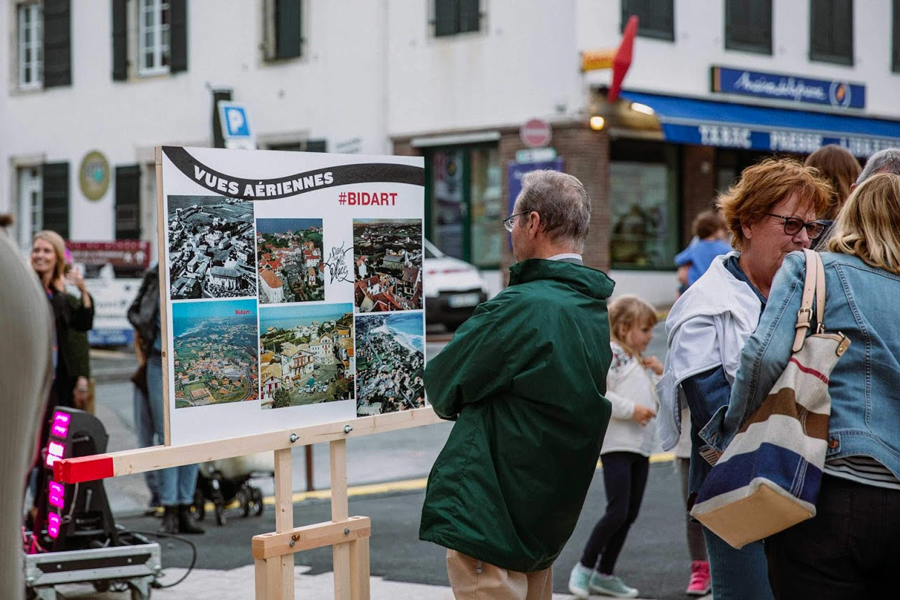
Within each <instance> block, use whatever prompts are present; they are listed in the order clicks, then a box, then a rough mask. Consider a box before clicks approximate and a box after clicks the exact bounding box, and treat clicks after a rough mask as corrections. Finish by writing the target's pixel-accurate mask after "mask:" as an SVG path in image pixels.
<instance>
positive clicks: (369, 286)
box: [353, 219, 422, 313]
mask: <svg viewBox="0 0 900 600" xmlns="http://www.w3.org/2000/svg"><path fill="white" fill-rule="evenodd" d="M353 271H354V273H355V274H356V277H355V283H354V289H353V297H354V302H355V306H356V308H357V311H358V312H361V313H368V312H388V311H395V310H417V309H421V308H422V221H421V220H419V219H353Z"/></svg>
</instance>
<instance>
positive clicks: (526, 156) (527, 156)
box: [516, 148, 556, 164]
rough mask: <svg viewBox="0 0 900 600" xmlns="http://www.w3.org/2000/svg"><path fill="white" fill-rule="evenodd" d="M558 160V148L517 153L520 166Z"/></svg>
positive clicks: (531, 149)
mask: <svg viewBox="0 0 900 600" xmlns="http://www.w3.org/2000/svg"><path fill="white" fill-rule="evenodd" d="M555 158H556V148H530V149H528V150H519V151H518V152H516V162H517V163H519V164H528V163H539V162H549V161H551V160H554V159H555Z"/></svg>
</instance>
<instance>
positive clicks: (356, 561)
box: [349, 538, 369, 600]
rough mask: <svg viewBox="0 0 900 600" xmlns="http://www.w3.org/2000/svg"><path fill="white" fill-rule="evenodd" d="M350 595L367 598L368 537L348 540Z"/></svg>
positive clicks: (356, 599) (360, 598) (360, 599)
mask: <svg viewBox="0 0 900 600" xmlns="http://www.w3.org/2000/svg"><path fill="white" fill-rule="evenodd" d="M349 546H350V597H351V598H352V600H369V538H362V539H358V540H354V541H352V542H350V544H349Z"/></svg>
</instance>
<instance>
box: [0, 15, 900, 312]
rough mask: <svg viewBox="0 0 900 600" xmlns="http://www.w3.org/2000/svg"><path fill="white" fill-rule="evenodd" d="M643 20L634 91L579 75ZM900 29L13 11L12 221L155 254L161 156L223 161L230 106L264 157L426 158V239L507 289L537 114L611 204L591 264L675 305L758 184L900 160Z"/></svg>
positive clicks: (798, 18) (557, 146)
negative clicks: (224, 112)
mask: <svg viewBox="0 0 900 600" xmlns="http://www.w3.org/2000/svg"><path fill="white" fill-rule="evenodd" d="M632 14H635V15H637V16H638V17H639V18H640V25H639V27H638V36H637V38H636V40H635V43H634V56H633V61H632V64H631V67H630V69H629V71H628V73H627V75H626V77H625V79H624V83H623V86H622V87H623V97H622V98H621V99H619V100H617V101H615V102H609V101H608V100H607V98H606V91H607V88H608V87H609V86H610V84H611V82H612V73H611V71H610V70H594V71H586V72H583V71H582V69H581V66H582V65H581V58H580V56H581V53H582V52H584V51H592V50H614V49H615V48H617V47H618V46H619V44H620V41H621V38H622V30H623V27H624V24H625V23H626V21H627V19H628V17H629V16H630V15H632ZM898 18H900V7H898V0H866V1H863V0H855V1H854V0H798V1H796V2H777V3H776V2H774V0H700V1H696V0H654V1H653V2H649V1H646V0H643V1H641V0H601V1H596V0H553V1H550V0H421V1H414V0H345V1H342V2H329V1H326V0H290V1H288V0H282V1H279V2H275V1H274V0H262V1H260V2H228V3H223V2H220V1H218V0H96V1H90V2H85V1H81V2H73V1H71V0H8V1H7V2H6V3H5V7H4V8H3V9H2V10H0V31H2V32H4V33H5V35H6V36H7V38H8V39H7V43H5V44H0V48H2V49H3V52H0V54H2V55H4V56H3V58H2V59H0V68H2V69H4V70H5V71H6V72H5V73H4V74H3V76H2V77H0V81H2V84H0V85H2V86H3V88H4V89H3V90H2V93H0V190H2V192H0V212H12V213H14V215H15V217H16V221H17V225H16V226H15V227H17V230H16V235H17V237H18V239H19V241H20V244H21V246H22V247H23V249H24V248H26V247H27V246H28V245H29V243H30V238H31V235H32V234H33V233H34V232H35V231H37V230H39V229H42V228H52V229H55V230H57V231H59V232H60V233H62V234H63V235H64V237H66V238H67V239H71V240H78V241H104V240H115V239H135V238H139V239H146V240H149V241H151V243H152V245H153V248H154V249H155V246H156V227H157V215H156V177H155V167H154V164H153V159H154V147H155V146H158V145H186V146H212V145H215V144H216V143H217V141H219V140H217V139H216V138H217V135H216V133H215V128H214V125H215V121H216V119H217V117H216V116H215V114H216V112H215V111H214V105H215V101H216V100H231V101H234V102H237V103H239V104H242V105H243V106H245V107H246V110H247V114H248V117H249V120H250V124H251V127H252V130H253V132H254V134H255V138H256V142H257V144H258V146H259V147H260V148H269V149H281V150H306V151H327V152H346V153H360V154H386V153H398V154H418V155H422V156H424V157H425V159H426V203H427V204H426V235H427V237H429V239H431V240H432V241H433V242H435V243H436V245H438V246H439V247H440V248H441V249H442V250H444V252H446V253H448V254H451V255H453V256H457V257H459V258H463V259H465V260H468V261H469V262H472V263H474V264H475V265H476V266H478V267H480V268H482V269H483V270H484V271H485V272H486V273H487V274H488V277H489V279H490V280H491V281H492V287H494V288H495V289H499V288H500V287H502V275H501V273H502V272H503V271H502V267H504V266H505V265H508V264H509V263H510V262H511V261H512V257H511V254H510V250H509V245H508V242H507V239H508V238H507V236H506V234H505V232H504V231H503V228H502V225H501V223H500V220H501V219H502V218H503V217H505V216H507V215H508V214H509V208H510V202H511V200H512V199H514V194H515V189H516V185H517V182H516V181H515V179H516V178H517V177H519V176H520V175H521V173H522V172H523V171H525V170H527V169H529V168H531V167H530V166H529V165H527V164H524V165H523V164H517V163H516V152H517V151H518V150H521V149H523V148H525V144H524V143H523V142H522V140H521V139H520V135H519V134H520V128H521V127H522V125H523V124H524V123H525V122H526V121H528V120H529V119H533V118H537V119H540V120H542V121H544V122H545V123H547V124H549V125H550V127H551V128H552V136H551V138H550V140H549V147H551V148H553V149H554V151H555V155H556V157H557V158H556V159H555V160H556V162H555V163H554V166H555V167H556V168H560V169H562V170H565V171H567V172H570V173H572V174H573V175H575V176H577V177H579V178H580V179H582V181H584V182H585V185H586V187H587V189H588V191H589V192H590V194H591V196H592V201H593V202H594V211H593V217H592V218H593V221H592V227H591V238H590V240H589V242H588V244H587V248H586V251H585V257H586V260H587V262H588V264H590V265H592V266H596V267H599V268H603V269H610V270H612V272H613V278H614V279H616V280H617V281H618V282H619V285H618V286H617V292H626V291H630V292H637V293H641V294H643V295H644V296H645V297H647V298H648V299H651V300H653V301H656V302H658V303H665V301H666V300H669V301H671V299H672V298H674V290H675V282H674V276H673V266H672V264H671V263H672V257H673V256H674V254H675V253H676V252H677V251H678V250H680V249H681V247H682V246H683V245H684V244H685V243H686V242H687V240H688V239H689V237H690V236H689V227H690V222H691V220H692V219H693V216H694V215H695V214H696V213H697V212H699V211H700V210H702V209H704V208H708V207H709V205H710V204H711V202H712V200H713V198H714V196H715V194H716V192H717V190H721V189H723V187H725V186H727V185H728V184H729V183H731V181H733V179H734V178H735V177H736V176H737V175H738V174H739V173H740V170H741V169H743V168H744V167H745V166H747V165H749V164H752V163H753V162H755V161H756V160H759V158H761V157H763V156H766V155H769V154H771V153H772V152H773V151H777V152H783V153H789V154H795V155H797V156H800V157H802V156H803V155H805V154H808V153H809V152H810V151H812V150H814V149H815V148H816V147H818V145H821V144H823V143H841V144H844V145H845V146H847V147H849V148H850V149H851V150H852V151H853V152H854V153H855V154H857V155H858V156H859V157H860V158H861V159H863V158H864V157H865V156H866V155H867V154H870V153H871V152H872V151H874V150H876V149H877V148H879V147H882V146H888V145H900V130H898V129H897V128H898V125H897V123H896V121H898V120H900V105H898V104H897V102H896V98H898V97H900V51H898V44H900V40H898V39H897V37H898V36H897V32H898V23H897V20H898ZM816 82H820V83H821V84H822V85H823V86H824V87H822V88H821V89H820V90H819V91H818V92H816V91H815V88H816V86H817V85H818V84H817V83H816ZM807 88H808V89H809V91H805V90H806V89H807ZM823 89H824V90H825V91H824V92H823V91H822V90H823ZM779 90H780V91H779ZM817 94H818V95H817ZM823 94H824V96H823ZM592 116H593V117H603V122H602V125H601V126H599V127H597V128H596V129H591V127H590V125H589V123H590V121H589V119H590V118H591V117H592ZM594 124H595V126H598V125H600V123H599V121H597V120H596V119H595V121H594Z"/></svg>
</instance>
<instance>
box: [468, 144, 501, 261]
mask: <svg viewBox="0 0 900 600" xmlns="http://www.w3.org/2000/svg"><path fill="white" fill-rule="evenodd" d="M471 165H472V169H471V170H472V185H471V189H472V209H471V211H470V215H471V227H472V235H471V249H472V253H471V258H472V260H471V262H472V263H473V264H474V265H476V266H479V267H492V268H496V267H497V265H499V264H500V254H501V252H502V248H503V246H502V244H503V235H502V231H501V228H500V226H499V224H500V222H501V221H502V219H503V217H504V216H505V215H501V213H502V212H503V203H502V200H501V195H502V193H503V188H502V184H501V182H500V152H499V151H498V150H497V148H496V147H491V148H478V149H473V150H472V152H471Z"/></svg>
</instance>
